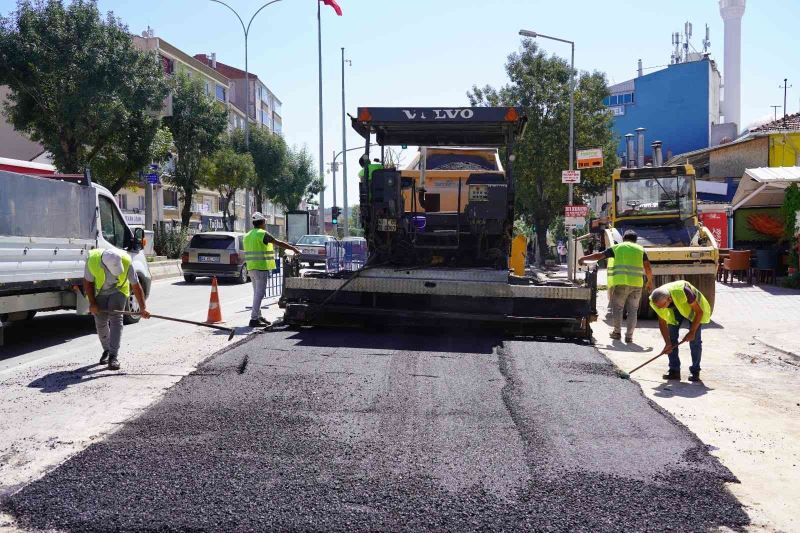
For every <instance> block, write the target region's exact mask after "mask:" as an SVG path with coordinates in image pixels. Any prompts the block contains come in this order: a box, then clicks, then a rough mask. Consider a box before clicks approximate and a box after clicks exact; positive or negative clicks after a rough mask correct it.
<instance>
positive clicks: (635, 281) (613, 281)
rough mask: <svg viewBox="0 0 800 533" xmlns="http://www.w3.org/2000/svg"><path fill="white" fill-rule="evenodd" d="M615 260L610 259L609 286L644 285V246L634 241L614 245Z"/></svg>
mask: <svg viewBox="0 0 800 533" xmlns="http://www.w3.org/2000/svg"><path fill="white" fill-rule="evenodd" d="M612 249H613V250H614V257H613V261H612V260H611V259H612V258H609V260H608V286H609V287H615V286H617V285H628V286H629V287H643V286H644V279H643V278H644V248H642V247H641V246H639V245H638V244H635V243H632V242H623V243H621V244H617V245H614V246H613V247H612Z"/></svg>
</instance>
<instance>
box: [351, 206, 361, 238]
mask: <svg viewBox="0 0 800 533" xmlns="http://www.w3.org/2000/svg"><path fill="white" fill-rule="evenodd" d="M348 214H349V215H350V216H349V218H348V226H347V229H348V230H349V231H350V235H352V236H353V237H363V236H364V228H362V227H361V205H359V204H356V205H352V206H350V208H349V213H348Z"/></svg>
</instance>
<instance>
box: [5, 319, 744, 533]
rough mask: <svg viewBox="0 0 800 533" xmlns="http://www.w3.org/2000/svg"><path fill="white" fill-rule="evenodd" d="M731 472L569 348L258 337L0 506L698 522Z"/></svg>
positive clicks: (211, 517) (348, 523) (163, 516)
mask: <svg viewBox="0 0 800 533" xmlns="http://www.w3.org/2000/svg"><path fill="white" fill-rule="evenodd" d="M732 481H735V479H734V478H733V476H732V474H731V473H730V472H729V471H728V470H727V469H725V468H724V467H722V466H721V465H720V464H719V463H718V462H717V461H716V459H714V458H712V457H711V456H710V455H709V454H708V453H707V452H706V449H705V447H704V445H703V444H702V443H701V442H700V441H699V440H697V439H696V438H695V437H694V436H693V435H692V434H691V433H689V432H688V431H687V430H686V429H685V428H684V427H683V426H681V425H679V424H678V423H677V422H675V421H674V419H672V418H671V417H670V416H669V415H666V414H665V413H663V412H661V411H660V410H658V409H657V408H656V407H654V406H653V405H651V404H650V403H649V402H648V401H647V400H646V399H645V398H644V396H643V395H642V393H641V391H640V389H639V387H638V386H637V385H636V384H634V383H632V382H630V381H627V380H623V379H620V378H619V377H617V376H616V375H615V374H614V372H613V368H612V367H611V366H610V364H609V363H608V362H607V360H606V359H604V358H603V357H602V356H601V355H600V354H599V353H598V352H596V351H595V350H594V349H593V348H591V347H587V346H578V345H574V344H570V343H558V342H540V341H533V340H503V339H500V338H497V337H493V336H490V335H478V334H475V335H471V334H469V333H460V334H456V333H446V332H439V333H437V334H427V335H418V334H402V335H401V334H399V333H398V332H389V331H384V332H374V333H367V332H363V331H349V330H321V329H314V330H302V331H299V332H292V331H284V332H277V333H270V334H263V335H257V336H254V337H252V338H251V340H249V341H248V342H245V343H243V344H241V345H239V346H237V347H234V348H233V349H231V350H228V351H225V352H223V353H220V354H219V355H217V356H215V357H214V358H212V359H211V360H209V361H208V362H207V363H205V364H204V365H202V366H201V367H200V368H199V369H198V370H197V372H195V373H194V374H192V375H190V376H189V377H187V378H184V379H183V380H182V381H181V382H179V383H178V384H177V385H176V386H175V387H173V388H172V389H171V390H170V391H169V392H168V394H167V395H166V396H165V397H164V398H163V399H162V400H161V401H160V402H159V403H158V404H156V405H155V406H154V407H152V408H151V409H149V410H147V411H146V412H144V413H143V414H142V415H140V416H139V417H138V418H136V419H134V420H132V421H131V422H129V423H127V424H126V425H125V426H124V427H123V428H122V429H121V430H120V431H118V432H116V433H114V434H113V435H111V436H110V437H109V438H108V439H106V440H105V441H103V442H99V443H96V444H93V445H92V446H90V447H89V448H88V449H86V450H85V451H83V452H81V453H80V454H78V455H77V456H75V457H73V458H72V459H70V460H69V461H67V462H66V463H65V464H63V465H62V466H61V467H59V468H57V469H56V470H54V471H52V472H50V473H49V474H47V475H46V476H45V477H44V478H42V479H40V480H39V481H37V482H35V483H33V484H31V485H28V486H27V487H25V488H24V489H22V490H21V491H20V492H18V493H16V494H15V495H14V496H12V497H10V498H9V499H7V500H6V501H5V502H3V507H4V508H5V510H7V511H8V512H10V513H11V514H13V515H14V516H15V517H16V519H17V521H18V524H19V525H21V526H24V527H32V528H42V529H48V528H58V529H59V530H66V531H78V530H80V531H101V530H128V531H133V530H143V529H148V530H216V531H220V530H239V531H267V530H283V531H288V530H324V531H335V530H338V531H374V530H385V531H441V530H449V531H468V530H492V531H499V530H529V531H530V530H537V531H625V530H628V531H634V530H635V531H663V530H675V531H707V530H709V529H714V528H719V527H722V526H727V527H730V528H732V529H741V528H742V527H743V526H744V525H746V524H747V523H748V518H747V515H746V513H745V512H744V510H743V509H742V507H741V505H740V504H739V503H738V502H737V501H736V499H735V498H734V497H733V496H732V495H731V494H730V493H729V492H728V490H727V489H726V488H725V486H724V483H725V482H732Z"/></svg>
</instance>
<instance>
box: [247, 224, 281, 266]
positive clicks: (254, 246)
mask: <svg viewBox="0 0 800 533" xmlns="http://www.w3.org/2000/svg"><path fill="white" fill-rule="evenodd" d="M266 234H267V232H266V231H264V230H263V229H260V228H253V229H251V230H250V232H249V233H248V234H247V235H245V236H244V260H245V262H246V263H247V270H275V248H274V247H273V246H272V243H269V244H264V236H265V235H266Z"/></svg>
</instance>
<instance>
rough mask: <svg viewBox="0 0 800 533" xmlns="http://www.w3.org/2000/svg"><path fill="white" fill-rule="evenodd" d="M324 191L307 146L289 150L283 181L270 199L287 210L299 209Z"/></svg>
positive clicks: (271, 193) (271, 194) (272, 192)
mask: <svg viewBox="0 0 800 533" xmlns="http://www.w3.org/2000/svg"><path fill="white" fill-rule="evenodd" d="M321 191H322V187H321V186H320V181H319V177H317V174H316V171H315V169H314V158H313V156H312V155H311V153H310V152H309V151H308V148H306V147H305V146H304V147H303V148H297V147H292V148H290V149H289V155H288V159H287V164H286V167H285V169H284V174H283V179H282V180H281V181H280V183H279V184H277V187H276V188H275V189H273V190H271V191H270V199H271V200H272V201H273V202H275V204H277V205H279V206H281V207H282V208H283V209H285V210H287V211H288V210H291V209H297V206H298V205H299V204H300V202H302V201H303V200H306V201H308V200H310V199H311V198H312V197H313V196H316V195H317V194H319V193H320V192H321Z"/></svg>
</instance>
